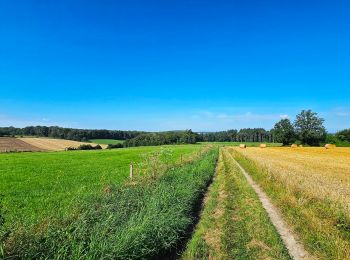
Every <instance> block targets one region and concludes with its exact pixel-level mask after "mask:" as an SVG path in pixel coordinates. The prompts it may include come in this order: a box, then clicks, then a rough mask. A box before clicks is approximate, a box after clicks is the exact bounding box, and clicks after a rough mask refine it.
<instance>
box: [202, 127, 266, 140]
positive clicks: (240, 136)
mask: <svg viewBox="0 0 350 260" xmlns="http://www.w3.org/2000/svg"><path fill="white" fill-rule="evenodd" d="M198 140H199V141H203V142H273V135H272V133H271V132H270V131H266V130H265V129H263V128H243V129H241V130H239V131H237V130H228V131H221V132H212V133H200V134H199V138H198Z"/></svg>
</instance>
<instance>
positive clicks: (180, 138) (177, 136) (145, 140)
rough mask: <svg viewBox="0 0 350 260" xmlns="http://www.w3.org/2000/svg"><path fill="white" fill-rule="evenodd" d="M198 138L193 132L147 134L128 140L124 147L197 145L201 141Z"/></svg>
mask: <svg viewBox="0 0 350 260" xmlns="http://www.w3.org/2000/svg"><path fill="white" fill-rule="evenodd" d="M198 136H199V135H198V134H197V133H194V132H192V130H185V131H168V132H158V133H145V134H141V135H138V136H136V137H134V138H132V139H129V140H126V141H125V142H124V144H123V146H124V147H132V146H150V145H165V144H195V143H196V142H197V141H198V140H199V139H198Z"/></svg>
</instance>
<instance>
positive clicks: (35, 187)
mask: <svg viewBox="0 0 350 260" xmlns="http://www.w3.org/2000/svg"><path fill="white" fill-rule="evenodd" d="M201 147H202V146H201V145H177V146H169V148H171V150H172V151H173V155H172V160H174V161H175V160H178V159H179V157H180V155H181V154H183V155H186V154H190V153H192V152H194V151H197V150H199V149H200V148H201ZM157 149H160V147H137V148H128V149H118V150H102V151H101V150H99V151H70V152H45V153H44V152H43V153H40V152H39V153H11V154H0V165H1V167H0V179H1V181H0V194H1V195H2V196H3V201H2V204H3V207H4V211H5V214H4V217H5V221H6V222H5V225H7V226H9V225H10V226H12V227H15V226H18V225H21V226H23V227H27V226H30V225H32V224H35V223H40V222H42V221H43V220H44V219H45V218H50V217H51V216H53V215H54V216H55V217H56V218H57V217H58V218H64V217H66V216H67V215H69V214H70V212H71V210H72V209H74V207H75V205H77V204H79V203H80V201H82V200H85V199H88V198H89V197H93V196H95V195H98V194H100V193H102V192H103V189H104V188H105V187H106V186H107V185H109V184H121V183H123V182H124V181H125V179H127V177H128V175H129V164H130V162H138V161H140V155H142V154H145V153H148V152H151V151H155V150H157Z"/></svg>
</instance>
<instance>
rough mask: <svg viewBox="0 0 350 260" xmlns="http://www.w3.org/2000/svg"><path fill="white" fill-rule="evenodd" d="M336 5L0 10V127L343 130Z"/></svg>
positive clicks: (9, 2)
mask: <svg viewBox="0 0 350 260" xmlns="http://www.w3.org/2000/svg"><path fill="white" fill-rule="evenodd" d="M349 11H350V3H349V2H347V1H203V0H202V1H188V0H187V1H30V0H26V1H16V0H1V1H0V126H5V125H14V126H20V127H22V126H26V125H60V126H66V127H77V128H107V129H139V130H152V131H154V130H155V131H157V130H172V129H189V128H191V129H193V130H196V131H215V130H225V129H231V128H243V127H265V128H267V129H269V128H271V127H272V126H273V124H274V123H275V122H276V121H278V120H279V119H280V118H283V117H289V118H291V119H294V117H295V114H297V113H298V112H299V111H300V110H302V109H312V110H314V111H316V112H318V113H319V114H320V115H321V116H322V117H324V118H325V119H326V123H325V125H326V127H327V129H328V131H330V132H334V131H336V130H339V129H343V128H349V127H350V16H349Z"/></svg>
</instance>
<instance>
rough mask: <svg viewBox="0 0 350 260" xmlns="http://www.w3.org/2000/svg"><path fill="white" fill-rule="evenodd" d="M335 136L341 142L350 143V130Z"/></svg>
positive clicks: (342, 131)
mask: <svg viewBox="0 0 350 260" xmlns="http://www.w3.org/2000/svg"><path fill="white" fill-rule="evenodd" d="M335 135H336V137H337V138H338V139H339V140H341V141H348V142H350V128H349V129H344V130H341V131H339V132H337V133H336V134H335Z"/></svg>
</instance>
